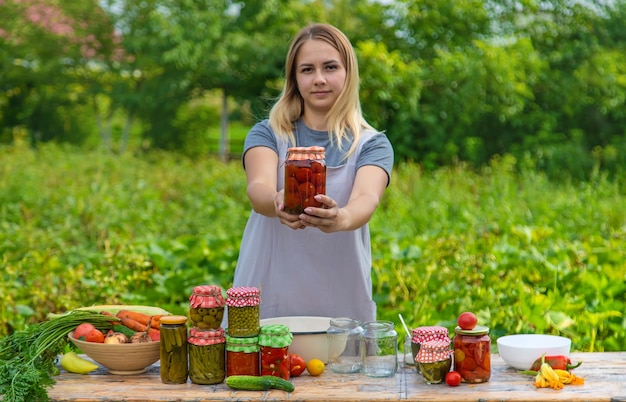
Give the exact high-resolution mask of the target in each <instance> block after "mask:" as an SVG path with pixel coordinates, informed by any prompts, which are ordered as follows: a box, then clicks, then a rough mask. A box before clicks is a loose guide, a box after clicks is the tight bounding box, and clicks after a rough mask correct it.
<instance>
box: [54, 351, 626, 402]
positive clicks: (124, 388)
mask: <svg viewBox="0 0 626 402" xmlns="http://www.w3.org/2000/svg"><path fill="white" fill-rule="evenodd" d="M570 358H571V359H572V361H579V360H580V361H582V362H583V364H582V366H581V367H579V368H577V369H576V370H575V372H576V374H577V375H579V376H581V377H583V378H584V379H585V384H584V385H566V386H565V388H564V389H562V390H558V391H556V390H553V389H550V388H546V389H537V388H535V386H534V385H533V377H532V376H526V375H523V374H519V373H518V372H517V370H515V369H513V368H510V367H508V366H506V364H505V363H504V362H503V360H502V359H501V358H500V356H498V355H492V373H491V380H490V381H489V382H487V383H484V384H474V385H469V384H461V385H460V386H458V387H449V386H447V385H446V384H437V385H428V384H426V383H425V382H424V380H423V378H422V377H421V375H419V374H418V373H417V372H416V370H415V368H414V367H408V366H407V367H404V366H403V367H401V368H400V369H399V370H398V373H397V374H396V376H395V377H392V378H378V379H377V378H369V377H366V376H364V375H362V374H335V373H332V372H330V371H329V370H327V371H326V372H324V373H323V374H322V375H321V376H319V377H312V376H309V375H307V374H306V373H305V374H304V375H302V376H300V377H297V378H293V379H292V382H293V383H294V385H295V386H296V390H295V391H294V392H292V393H287V392H284V391H279V390H270V391H258V392H257V391H234V390H231V389H230V388H228V387H227V386H226V385H225V384H219V385H196V384H192V383H190V382H189V383H187V384H180V385H166V384H163V383H162V382H161V379H160V376H159V366H158V363H157V364H155V365H153V366H151V367H150V368H149V369H148V371H147V372H145V373H143V374H140V375H131V376H119V375H111V374H108V372H107V371H106V369H104V368H101V369H98V370H96V371H94V372H92V373H90V374H88V375H79V374H70V373H67V372H65V371H62V373H61V375H59V376H58V377H57V378H56V380H57V383H56V385H55V386H54V388H52V389H50V390H49V395H50V397H51V399H52V400H53V401H72V402H92V401H107V402H109V401H127V402H136V401H181V402H184V401H188V402H191V401H193V402H203V401H283V400H285V401H359V402H361V401H395V400H406V401H436V402H441V401H455V402H457V401H460V402H462V401H480V402H486V401H609V402H618V401H619V402H626V352H610V353H572V354H571V356H570Z"/></svg>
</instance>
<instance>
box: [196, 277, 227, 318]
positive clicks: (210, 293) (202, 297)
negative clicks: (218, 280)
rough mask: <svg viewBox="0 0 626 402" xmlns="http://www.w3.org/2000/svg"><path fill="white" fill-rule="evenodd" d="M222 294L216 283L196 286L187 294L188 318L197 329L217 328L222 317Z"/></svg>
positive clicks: (223, 302)
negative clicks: (189, 294)
mask: <svg viewBox="0 0 626 402" xmlns="http://www.w3.org/2000/svg"><path fill="white" fill-rule="evenodd" d="M224 304H225V301H224V296H222V289H221V288H220V287H219V286H217V285H204V286H196V287H194V288H193V293H192V294H191V296H189V318H191V322H192V323H193V326H194V327H196V328H199V329H218V328H220V326H221V325H222V318H224Z"/></svg>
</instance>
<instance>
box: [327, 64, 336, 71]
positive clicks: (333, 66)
mask: <svg viewBox="0 0 626 402" xmlns="http://www.w3.org/2000/svg"><path fill="white" fill-rule="evenodd" d="M326 69H327V70H336V69H337V66H336V65H335V64H331V65H328V66H326Z"/></svg>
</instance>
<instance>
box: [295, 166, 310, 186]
mask: <svg viewBox="0 0 626 402" xmlns="http://www.w3.org/2000/svg"><path fill="white" fill-rule="evenodd" d="M296 179H298V181H299V182H300V183H304V182H307V181H309V180H311V169H309V168H304V167H303V168H300V169H298V171H297V172H296Z"/></svg>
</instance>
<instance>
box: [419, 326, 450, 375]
mask: <svg viewBox="0 0 626 402" xmlns="http://www.w3.org/2000/svg"><path fill="white" fill-rule="evenodd" d="M411 335H412V337H411V354H412V355H413V360H414V361H415V359H416V358H417V354H418V353H419V351H420V345H421V344H422V343H425V342H430V341H438V340H439V341H446V340H447V341H450V336H449V335H448V328H446V327H441V326H437V325H433V326H423V327H417V328H414V329H413V330H412V331H411ZM415 367H416V368H417V372H418V373H419V372H420V368H419V364H416V365H415Z"/></svg>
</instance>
